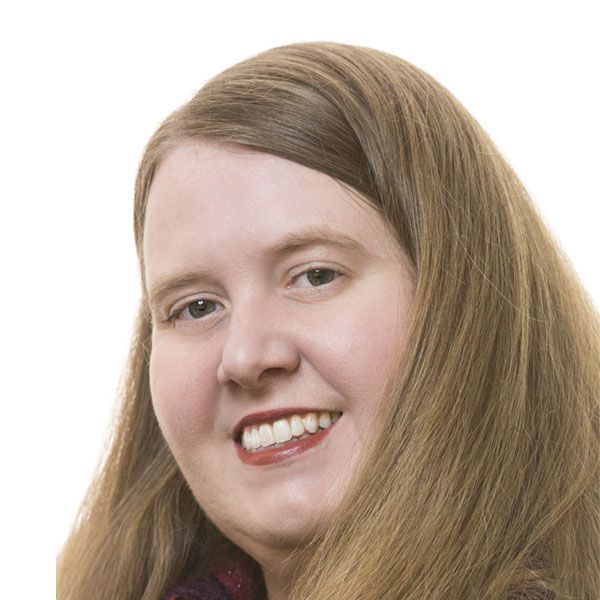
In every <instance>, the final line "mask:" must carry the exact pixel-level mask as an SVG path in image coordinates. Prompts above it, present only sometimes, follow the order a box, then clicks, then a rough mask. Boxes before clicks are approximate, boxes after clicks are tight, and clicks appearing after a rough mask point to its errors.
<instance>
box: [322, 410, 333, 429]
mask: <svg viewBox="0 0 600 600" xmlns="http://www.w3.org/2000/svg"><path fill="white" fill-rule="evenodd" d="M330 425H331V416H330V415H329V413H328V412H322V413H319V427H320V428H321V429H325V428H326V427H329V426H330Z"/></svg>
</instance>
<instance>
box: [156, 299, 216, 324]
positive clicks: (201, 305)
mask: <svg viewBox="0 0 600 600" xmlns="http://www.w3.org/2000/svg"><path fill="white" fill-rule="evenodd" d="M216 306H217V303H216V302H213V301H212V300H206V299H205V298H198V299H197V300H193V301H192V302H189V303H188V304H186V305H185V306H182V307H181V308H180V309H179V310H176V311H175V312H174V313H173V314H172V315H171V316H170V317H169V319H168V320H169V321H177V320H182V321H193V320H197V319H201V318H202V317H205V316H206V315H209V314H211V313H212V312H214V311H215V307H216Z"/></svg>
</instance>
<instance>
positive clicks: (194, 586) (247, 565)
mask: <svg viewBox="0 0 600 600" xmlns="http://www.w3.org/2000/svg"><path fill="white" fill-rule="evenodd" d="M263 595H264V581H263V577H262V572H261V570H260V566H259V565H258V563H256V562H255V561H252V560H251V559H249V558H248V557H247V556H244V555H242V554H239V555H235V556H228V557H227V558H226V559H222V560H220V561H219V562H218V563H215V565H214V566H213V568H212V569H211V572H210V574H209V575H207V576H205V577H196V578H193V579H190V580H189V581H187V582H185V583H183V584H180V585H177V586H175V587H174V588H172V589H171V590H169V591H168V592H167V594H166V596H165V597H164V600H258V598H260V597H262V596H263Z"/></svg>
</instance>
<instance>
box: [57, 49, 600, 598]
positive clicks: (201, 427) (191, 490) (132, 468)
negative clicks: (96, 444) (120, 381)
mask: <svg viewBox="0 0 600 600" xmlns="http://www.w3.org/2000/svg"><path fill="white" fill-rule="evenodd" d="M135 235H136V245H137V250H138V255H139V258H140V268H141V278H142V290H143V299H142V303H141V307H140V313H139V321H138V326H137V330H136V334H135V337H134V340H133V343H132V349H131V355H130V360H129V367H128V369H127V371H126V375H125V377H124V385H123V394H122V397H123V404H122V409H121V413H120V415H119V416H118V418H117V422H116V427H115V432H114V438H113V440H112V444H111V449H110V453H109V455H108V457H107V459H106V461H105V463H104V465H103V467H102V469H101V470H100V472H99V473H98V476H97V478H96V480H95V482H94V484H93V486H92V488H91V489H90V492H89V495H88V497H87V499H86V502H85V503H84V506H83V507H82V512H81V515H80V518H79V519H78V521H77V524H76V526H75V527H74V529H73V532H72V533H71V536H70V538H69V540H68V541H67V543H66V546H65V548H64V549H63V551H62V553H61V557H60V559H59V583H58V587H59V598H64V599H66V598H144V599H148V600H149V599H155V598H161V597H166V598H252V599H256V598H267V597H268V598H269V599H270V600H272V599H274V598H276V599H282V598H294V599H297V598H302V599H304V600H306V599H309V598H310V599H317V598H319V599H322V598H344V599H348V598H361V599H362V598H377V599H382V598H386V599H387V598H389V599H392V598H393V599H397V598H402V599H411V600H416V599H422V598H427V599H430V600H432V599H440V600H441V599H442V598H443V599H448V598H452V599H458V598H460V599H461V600H462V599H466V598H473V599H475V598H478V599H482V598H486V599H496V598H498V599H499V598H563V597H564V598H567V597H569V598H585V599H590V600H591V599H592V598H597V597H600V582H599V581H598V577H597V573H598V572H600V547H599V546H600V542H599V539H600V523H599V517H598V500H599V497H598V496H599V494H600V488H599V485H598V483H599V473H598V467H597V458H598V451H599V419H598V390H599V389H600V369H599V368H598V367H599V363H600V328H599V320H598V314H597V312H596V311H595V309H594V307H593V305H592V303H591V301H590V299H589V297H588V296H587V294H586V293H585V291H584V290H583V289H582V287H581V284H580V283H579V281H578V280H577V277H576V276H575V274H574V272H573V270H572V268H571V267H570V265H569V263H568V260H567V259H566V258H565V257H564V255H563V254H562V253H561V251H560V249H559V247H558V244H557V243H556V241H555V240H554V239H553V238H552V236H551V235H550V233H549V232H548V231H547V230H546V229H545V227H544V225H543V223H542V220H541V218H540V217H539V215H538V214H537V213H536V210H535V208H534V206H533V205H532V203H531V201H530V199H529V197H528V195H527V192H526V190H525V189H524V188H523V186H522V184H521V183H520V182H519V180H518V179H517V177H516V176H515V174H514V173H513V172H512V171H511V169H510V168H509V166H508V165H507V164H506V162H505V161H504V160H503V159H502V157H501V156H500V154H499V152H498V151H497V149H496V148H495V146H494V145H493V143H492V142H491V141H490V139H489V138H488V137H487V135H486V134H485V132H484V131H483V130H482V129H481V127H480V126H479V125H478V124H477V122H476V121H475V120H474V119H473V117H471V116H470V115H469V114H468V113H467V112H466V110H465V109H464V108H463V107H462V106H461V105H460V104H459V103H458V102H457V101H456V99H455V98H454V97H453V96H452V95H451V94H450V93H449V92H448V91H447V90H445V89H444V88H443V87H442V86H441V85H440V84H439V83H437V82H436V81H434V80H433V79H432V78H431V77H429V76H428V75H427V74H425V73H423V72H422V71H420V70H419V69H417V68H415V67H413V66H412V65H410V64H408V63H406V62H404V61H402V60H401V59H399V58H396V57H394V56H391V55H388V54H385V53H382V52H379V51H375V50H371V49H367V48H360V47H354V46H347V45H342V44H334V43H304V44H294V45H290V46H284V47H280V48H274V49H272V50H269V51H267V52H264V53H262V54H260V55H258V56H255V57H253V58H251V59H249V60H247V61H244V62H242V63H240V64H238V65H236V66H234V67H232V68H231V69H228V70H226V71H225V72H223V73H221V74H220V75H218V76H217V77H215V78H214V79H212V80H211V81H209V82H208V83H207V84H206V85H205V86H204V87H203V88H202V89H201V90H200V91H199V92H198V94H197V95H196V96H195V97H194V98H193V99H192V100H191V101H190V102H188V103H187V104H185V105H184V106H182V107H181V108H180V109H179V110H177V111H176V112H175V113H173V114H172V115H171V116H170V117H169V118H168V119H167V120H166V121H165V122H164V123H163V124H162V125H161V126H160V128H159V129H158V131H157V132H156V133H155V134H154V136H153V137H152V139H151V140H150V142H149V144H148V146H147V148H146V151H145V154H144V156H143V159H142V161H141V164H140V168H139V172H138V177H137V182H136V198H135Z"/></svg>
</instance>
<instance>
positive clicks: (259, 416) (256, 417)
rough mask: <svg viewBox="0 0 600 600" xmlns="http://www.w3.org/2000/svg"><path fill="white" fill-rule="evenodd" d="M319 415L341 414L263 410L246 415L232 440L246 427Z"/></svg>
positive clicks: (302, 410) (311, 410) (322, 410)
mask: <svg viewBox="0 0 600 600" xmlns="http://www.w3.org/2000/svg"><path fill="white" fill-rule="evenodd" d="M313 412H314V413H320V412H341V411H334V410H333V409H330V408H323V407H320V408H310V407H309V408H306V407H297V406H296V407H292V408H275V409H273V410H265V411H262V412H256V413H252V414H250V415H246V416H245V417H243V418H242V419H240V421H239V422H238V424H237V425H236V426H235V427H234V429H233V439H234V440H236V439H237V437H238V436H239V435H240V433H241V431H242V429H244V427H247V426H248V425H257V424H259V423H269V422H271V421H276V420H277V419H279V418H282V417H287V416H288V415H305V414H306V413H313Z"/></svg>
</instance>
